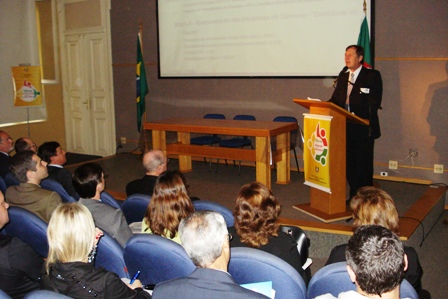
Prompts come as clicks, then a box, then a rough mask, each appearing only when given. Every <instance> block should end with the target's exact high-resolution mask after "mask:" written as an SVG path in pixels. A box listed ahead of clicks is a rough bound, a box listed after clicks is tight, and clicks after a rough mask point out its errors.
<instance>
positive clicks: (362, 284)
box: [316, 225, 408, 299]
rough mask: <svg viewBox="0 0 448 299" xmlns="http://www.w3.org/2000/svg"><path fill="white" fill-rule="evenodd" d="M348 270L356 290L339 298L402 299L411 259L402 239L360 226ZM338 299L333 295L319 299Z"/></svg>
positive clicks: (352, 241) (350, 246)
mask: <svg viewBox="0 0 448 299" xmlns="http://www.w3.org/2000/svg"><path fill="white" fill-rule="evenodd" d="M345 255H346V256H347V270H348V274H349V276H350V279H351V280H352V281H353V282H354V283H355V284H356V291H347V292H342V293H340V294H339V296H338V298H344V299H345V298H359V299H361V298H382V299H399V298H400V284H401V281H402V280H403V277H404V271H405V270H406V268H407V265H408V260H407V257H406V254H405V253H404V248H403V244H402V243H401V241H400V240H399V239H398V236H397V235H395V234H394V233H392V232H391V231H390V230H388V229H387V228H385V227H383V226H380V225H366V226H361V227H359V228H358V229H357V230H356V231H355V233H354V234H353V236H352V237H351V238H350V239H349V240H348V244H347V250H346V252H345ZM327 298H335V297H333V296H332V295H331V294H325V295H321V296H318V297H316V299H327Z"/></svg>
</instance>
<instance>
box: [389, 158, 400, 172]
mask: <svg viewBox="0 0 448 299" xmlns="http://www.w3.org/2000/svg"><path fill="white" fill-rule="evenodd" d="M389 169H394V170H397V169H398V161H394V160H389Z"/></svg>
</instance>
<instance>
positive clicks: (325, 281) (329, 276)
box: [308, 262, 418, 299]
mask: <svg viewBox="0 0 448 299" xmlns="http://www.w3.org/2000/svg"><path fill="white" fill-rule="evenodd" d="M350 290H354V291H356V285H355V284H354V283H353V282H352V281H351V279H350V276H349V275H348V272H347V263H346V262H339V263H334V264H330V265H327V266H325V267H323V268H321V269H319V270H318V271H317V272H316V273H315V274H314V275H313V277H312V278H311V280H310V283H309V284H308V298H309V299H311V298H315V297H317V296H319V295H323V294H327V293H331V294H332V295H333V296H335V297H337V296H338V295H339V293H341V292H346V291H350ZM400 297H401V298H411V299H418V295H417V293H416V291H415V289H414V288H413V287H412V285H411V284H410V283H409V282H408V281H407V280H406V279H403V281H402V283H401V285H400Z"/></svg>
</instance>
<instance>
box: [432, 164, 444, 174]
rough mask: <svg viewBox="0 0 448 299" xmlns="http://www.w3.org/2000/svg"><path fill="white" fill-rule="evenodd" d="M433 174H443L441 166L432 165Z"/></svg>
mask: <svg viewBox="0 0 448 299" xmlns="http://www.w3.org/2000/svg"><path fill="white" fill-rule="evenodd" d="M434 173H443V164H434Z"/></svg>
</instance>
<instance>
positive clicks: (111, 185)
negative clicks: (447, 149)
mask: <svg viewBox="0 0 448 299" xmlns="http://www.w3.org/2000/svg"><path fill="white" fill-rule="evenodd" d="M96 162H97V163H99V164H101V165H102V167H103V168H104V171H105V173H106V175H107V178H106V188H107V189H109V190H114V191H119V192H124V191H125V187H126V184H127V183H128V182H129V181H131V180H134V179H136V178H139V177H142V176H143V175H144V170H143V167H142V165H141V156H139V155H134V154H127V153H123V154H118V155H115V156H113V157H107V158H104V159H100V160H98V161H96ZM214 162H215V161H214ZM68 168H69V169H71V170H74V168H75V167H71V168H70V167H68ZM168 168H169V169H177V168H178V162H177V160H176V159H170V164H169V165H168ZM272 175H273V177H272V182H275V170H274V171H273V174H272ZM185 177H186V179H187V181H188V183H189V185H190V194H191V195H192V196H197V197H199V198H201V199H207V200H211V201H215V202H217V203H220V204H222V205H224V206H226V207H228V208H229V209H231V210H232V209H233V205H234V200H235V198H236V195H237V193H238V191H239V189H240V187H241V186H242V185H244V184H245V183H248V182H251V181H254V180H255V168H254V167H242V170H241V175H240V176H238V167H234V166H233V162H232V161H229V166H225V165H223V164H220V165H219V167H218V171H217V172H216V163H215V164H213V166H212V171H210V172H209V171H208V165H207V164H205V163H204V162H200V161H193V171H192V172H189V173H185ZM375 183H376V184H377V185H378V186H379V187H380V188H382V189H384V190H385V191H386V192H388V193H389V194H390V195H391V196H392V198H394V200H395V202H396V205H397V208H398V211H399V214H400V215H403V214H404V213H405V212H406V211H407V210H408V209H409V208H411V207H412V204H413V203H414V202H415V201H416V200H417V199H418V198H420V197H421V195H422V194H423V193H424V192H425V190H427V188H428V186H424V185H417V184H408V183H398V182H389V181H375ZM272 190H273V192H274V195H275V196H276V197H277V198H278V200H279V201H280V202H281V204H282V213H281V217H285V218H291V219H301V220H313V221H317V220H315V219H314V218H313V217H311V216H308V215H306V214H304V213H302V212H300V211H298V210H296V209H294V208H293V207H292V206H293V205H295V204H298V203H306V202H309V187H307V186H305V185H304V184H303V174H302V173H297V172H292V173H291V184H288V185H278V184H275V183H273V185H272ZM443 207H444V203H443V202H442V201H441V203H440V204H438V205H437V206H436V207H434V208H433V210H432V211H433V212H432V214H431V215H428V216H427V219H426V218H425V221H423V222H422V223H421V225H420V227H419V228H418V229H417V230H416V231H415V232H414V234H413V235H412V237H411V238H410V239H409V240H408V241H405V244H406V245H409V246H413V247H414V248H415V249H416V250H417V253H418V255H419V258H420V262H421V264H422V267H423V270H424V275H423V279H422V282H423V287H424V288H425V289H427V290H429V291H430V292H431V294H432V298H435V299H438V298H440V299H442V298H446V293H447V291H448V225H444V224H443V217H444V216H445V215H446V214H447V213H446V211H444V210H443ZM337 223H339V224H343V225H347V226H351V223H350V222H346V221H344V220H343V221H339V222H337ZM307 234H308V236H309V237H310V239H311V247H310V257H311V258H312V259H313V264H312V266H311V270H312V272H313V273H315V272H316V271H317V270H319V269H320V268H321V267H322V266H323V265H324V264H325V261H326V258H327V256H328V254H329V252H330V250H331V248H333V247H334V246H336V245H338V244H340V243H343V242H345V240H346V239H347V238H348V237H347V236H341V235H339V236H338V235H333V234H331V233H325V234H322V233H315V232H307ZM422 240H424V242H423V243H422ZM421 243H422V244H421Z"/></svg>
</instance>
